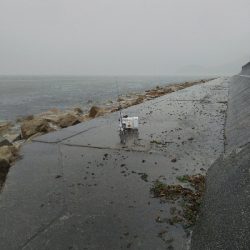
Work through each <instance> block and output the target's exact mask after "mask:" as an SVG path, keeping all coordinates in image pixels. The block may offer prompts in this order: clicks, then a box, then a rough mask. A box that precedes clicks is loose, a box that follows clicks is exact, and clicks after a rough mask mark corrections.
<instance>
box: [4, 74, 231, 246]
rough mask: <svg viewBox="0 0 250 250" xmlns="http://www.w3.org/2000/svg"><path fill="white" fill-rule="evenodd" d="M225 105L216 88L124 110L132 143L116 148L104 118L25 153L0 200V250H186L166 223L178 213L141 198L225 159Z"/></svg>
mask: <svg viewBox="0 0 250 250" xmlns="http://www.w3.org/2000/svg"><path fill="white" fill-rule="evenodd" d="M227 97H228V83H227V79H223V78H220V79H217V80H213V81H211V82H208V83H204V84H201V85H196V86H193V87H190V88H186V89H183V90H181V91H178V92H174V93H171V94H169V95H166V96H162V97H160V98H157V99H154V100H151V101H148V102H146V103H142V104H140V105H137V106H134V107H130V108H128V109H127V110H125V111H124V113H126V114H128V115H131V116H133V115H138V116H139V117H140V128H139V132H138V133H132V134H129V135H127V136H125V137H123V138H120V136H119V132H118V121H117V120H118V114H117V113H113V114H110V115H107V116H105V117H102V118H98V119H94V120H91V121H89V122H86V123H82V124H79V125H76V126H74V127H70V128H67V129H64V130H61V131H58V132H55V133H51V134H48V135H45V136H41V137H39V138H36V139H35V140H34V142H33V143H31V144H27V145H25V146H24V147H23V149H22V155H23V159H22V160H20V161H18V162H17V163H16V164H15V166H14V167H12V168H11V170H10V172H9V175H8V178H7V181H6V183H5V187H4V189H3V191H2V193H1V195H0V213H1V220H0V229H1V234H0V249H3V250H4V249H128V248H129V249H186V248H187V246H188V244H189V240H190V235H189V234H190V231H189V230H187V229H184V228H183V227H182V226H181V225H180V224H174V225H170V224H169V223H168V222H167V221H168V219H169V218H171V208H173V207H177V209H178V206H180V205H178V204H175V203H170V202H165V203H161V202H159V200H158V199H155V198H153V197H152V195H151V194H150V188H151V187H152V182H153V181H155V180H156V179H160V180H161V181H163V182H165V183H168V184H173V183H178V181H177V179H176V177H177V176H180V175H183V174H190V175H191V174H197V173H205V171H206V170H207V169H208V168H209V166H210V165H211V164H212V163H213V162H214V161H215V160H216V158H218V157H219V155H221V154H222V153H223V152H224V123H225V111H226V109H227ZM173 159H176V161H174V162H172V160H173ZM159 218H160V219H159Z"/></svg>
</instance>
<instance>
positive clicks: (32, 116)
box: [16, 115, 34, 122]
mask: <svg viewBox="0 0 250 250" xmlns="http://www.w3.org/2000/svg"><path fill="white" fill-rule="evenodd" d="M33 119H34V115H27V116H24V117H19V118H17V119H16V122H24V121H30V120H33Z"/></svg>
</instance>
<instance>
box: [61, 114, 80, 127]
mask: <svg viewBox="0 0 250 250" xmlns="http://www.w3.org/2000/svg"><path fill="white" fill-rule="evenodd" d="M80 122H81V121H80V120H79V118H78V117H77V116H76V115H73V114H70V113H68V114H65V115H63V116H61V117H60V119H59V122H58V123H59V124H58V125H59V126H60V127H61V128H67V127H69V126H73V125H76V124H78V123H80Z"/></svg>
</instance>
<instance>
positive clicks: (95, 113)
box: [89, 106, 105, 118]
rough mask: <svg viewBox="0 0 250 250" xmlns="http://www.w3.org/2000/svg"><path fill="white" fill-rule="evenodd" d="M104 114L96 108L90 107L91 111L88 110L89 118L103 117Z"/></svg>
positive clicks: (102, 110) (100, 109) (103, 111)
mask: <svg viewBox="0 0 250 250" xmlns="http://www.w3.org/2000/svg"><path fill="white" fill-rule="evenodd" d="M104 113H105V110H104V109H102V108H100V107H97V106H92V107H91V109H90V110H89V117H91V118H95V117H97V116H100V115H103V114H104Z"/></svg>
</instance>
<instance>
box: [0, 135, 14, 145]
mask: <svg viewBox="0 0 250 250" xmlns="http://www.w3.org/2000/svg"><path fill="white" fill-rule="evenodd" d="M11 145H12V144H11V143H10V142H9V141H8V140H7V139H6V138H4V137H2V136H1V135H0V147H2V146H11Z"/></svg>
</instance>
